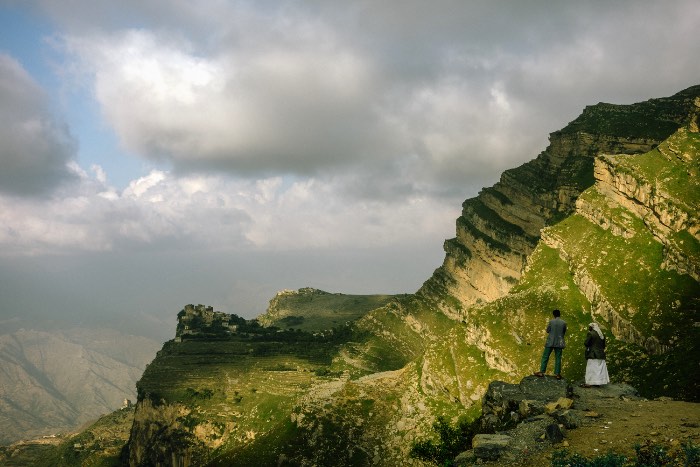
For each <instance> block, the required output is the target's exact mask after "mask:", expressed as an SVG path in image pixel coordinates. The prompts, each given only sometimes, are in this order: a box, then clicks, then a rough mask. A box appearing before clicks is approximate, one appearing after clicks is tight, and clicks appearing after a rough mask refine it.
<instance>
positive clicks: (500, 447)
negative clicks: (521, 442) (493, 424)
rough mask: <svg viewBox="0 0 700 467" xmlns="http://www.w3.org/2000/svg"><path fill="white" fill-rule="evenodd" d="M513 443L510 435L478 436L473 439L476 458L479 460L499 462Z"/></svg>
mask: <svg viewBox="0 0 700 467" xmlns="http://www.w3.org/2000/svg"><path fill="white" fill-rule="evenodd" d="M512 441H513V438H511V437H510V436H508V435H498V434H496V435H491V434H478V435H475V436H474V438H473V439H472V448H473V451H474V456H475V457H477V458H478V459H486V460H497V459H498V458H499V457H501V454H503V452H504V451H505V450H506V449H507V448H508V446H510V443H511V442H512Z"/></svg>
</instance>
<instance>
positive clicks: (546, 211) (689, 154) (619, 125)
mask: <svg viewBox="0 0 700 467" xmlns="http://www.w3.org/2000/svg"><path fill="white" fill-rule="evenodd" d="M698 113H700V86H694V87H691V88H688V89H686V90H684V91H682V92H680V93H678V94H675V95H674V96H671V97H668V98H661V99H651V100H649V101H646V102H641V103H638V104H632V105H613V104H604V103H600V104H597V105H594V106H590V107H587V108H586V109H585V110H584V111H583V113H582V114H581V115H580V116H579V117H578V118H577V119H576V120H574V121H572V122H571V123H569V124H568V125H567V126H566V127H564V128H563V129H562V130H560V131H557V132H554V133H552V134H551V135H550V144H549V146H548V147H547V148H546V149H545V150H544V151H543V152H542V153H541V154H539V155H538V156H537V157H536V158H535V159H534V160H532V161H530V162H528V163H526V164H523V165H522V166H521V167H518V168H515V169H512V170H509V171H506V172H505V173H504V174H503V176H502V177H501V179H500V181H499V182H498V183H497V184H496V185H494V186H492V187H489V188H485V189H484V190H483V191H482V192H481V193H480V194H479V195H478V196H477V197H475V198H472V199H468V200H466V201H465V202H464V204H463V211H462V215H461V216H460V217H459V218H458V219H457V222H456V236H455V238H453V239H449V240H447V241H446V242H445V244H444V246H445V252H446V255H445V260H444V262H443V264H442V265H441V266H440V267H439V268H438V269H437V270H436V271H435V272H434V273H433V275H432V276H431V277H430V278H429V279H428V280H427V281H426V282H425V283H424V284H423V286H422V287H421V288H420V289H419V290H418V291H417V292H416V293H415V294H408V295H400V296H350V295H343V294H332V293H327V292H322V291H318V290H315V289H310V288H309V289H301V290H299V291H284V292H281V293H280V294H278V295H277V296H276V297H274V298H273V299H272V301H271V302H270V307H269V309H268V311H267V312H266V313H265V314H264V315H263V316H261V317H260V318H259V319H256V320H245V319H242V318H240V317H238V316H236V315H230V314H227V313H223V312H220V311H214V310H213V309H212V308H211V307H206V306H204V305H197V306H195V305H187V306H185V308H184V309H183V310H182V311H180V313H178V326H177V329H176V335H175V338H174V339H173V340H170V341H168V342H166V343H165V344H164V345H163V348H162V349H161V350H160V351H159V352H158V354H157V356H156V358H155V359H154V360H153V361H152V362H151V363H150V364H149V365H148V366H147V368H146V370H145V371H144V373H143V376H142V377H141V379H140V380H139V381H138V383H137V389H138V402H137V407H136V410H135V413H134V421H133V425H132V428H131V433H130V438H129V443H128V453H125V455H127V454H128V456H129V462H130V464H131V465H181V466H187V465H302V466H303V465H308V466H311V465H370V464H372V465H387V466H393V465H424V463H423V461H420V460H418V459H414V458H412V457H411V456H410V452H411V448H412V446H414V445H415V443H416V442H417V441H420V440H425V439H429V438H431V437H434V432H433V431H432V426H433V424H434V422H435V421H436V420H438V419H439V417H443V419H444V420H447V421H448V422H449V423H450V424H454V423H457V422H458V421H459V420H465V419H474V418H476V417H477V416H479V415H480V414H481V406H482V402H483V401H484V400H485V399H484V398H485V397H486V395H487V391H488V390H489V387H491V383H492V381H494V380H499V381H503V382H506V383H514V382H517V381H520V380H521V379H522V378H523V377H525V376H526V375H529V374H531V373H532V371H533V370H535V369H536V368H537V364H538V362H539V357H540V355H541V352H542V346H543V344H544V336H545V333H544V328H545V325H546V323H547V320H548V319H549V318H550V316H551V310H552V309H554V308H558V309H560V310H562V315H563V318H564V319H565V320H566V321H567V322H568V325H569V327H568V329H569V331H568V334H567V349H565V351H564V368H563V375H564V377H565V379H566V381H565V383H570V384H575V383H577V382H579V381H581V380H582V378H583V374H584V366H585V363H584V362H585V360H584V357H583V350H584V349H583V341H584V338H585V334H586V329H587V325H588V323H590V322H591V321H593V320H596V321H598V322H599V323H600V324H601V325H602V327H603V329H604V332H605V333H606V334H607V336H608V338H609V339H608V341H609V342H608V349H607V351H608V366H609V371H610V374H611V377H612V379H613V381H615V382H617V383H626V384H632V385H633V386H634V387H636V388H638V390H639V391H640V393H641V394H642V395H643V396H647V397H655V396H659V395H664V396H666V397H669V396H670V397H675V398H679V399H685V400H687V401H691V402H692V401H695V402H697V399H698V396H699V395H700V381H699V378H700V372H699V371H698V364H699V362H700V359H699V358H698V357H699V356H700V355H699V351H698V342H700V335H699V333H700V325H698V323H697V316H698V313H697V311H698V301H699V298H700V282H699V280H700V279H699V277H698V265H699V264H700V261H698V260H699V258H700V222H699V221H698V206H700V203H698V201H699V200H698V197H699V196H700V190H699V189H698V188H700V187H698V184H699V182H698V172H699V171H700V159H699V157H700V133H698ZM504 137H507V135H504Z"/></svg>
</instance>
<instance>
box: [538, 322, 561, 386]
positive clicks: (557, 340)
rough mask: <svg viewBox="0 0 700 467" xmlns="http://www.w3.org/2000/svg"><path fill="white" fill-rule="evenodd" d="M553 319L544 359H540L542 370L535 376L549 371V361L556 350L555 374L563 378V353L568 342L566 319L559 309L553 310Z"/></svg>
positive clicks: (548, 328)
mask: <svg viewBox="0 0 700 467" xmlns="http://www.w3.org/2000/svg"><path fill="white" fill-rule="evenodd" d="M552 316H554V318H553V319H550V320H549V323H548V324H547V342H545V344H544V352H542V360H541V361H540V371H536V372H535V373H534V374H535V376H539V377H542V376H544V373H545V372H546V371H547V363H548V362H549V356H550V355H551V354H552V351H554V376H556V377H557V379H561V354H562V350H563V349H564V347H566V344H565V343H564V334H566V321H564V320H563V319H561V317H560V316H561V312H560V311H559V310H554V311H552Z"/></svg>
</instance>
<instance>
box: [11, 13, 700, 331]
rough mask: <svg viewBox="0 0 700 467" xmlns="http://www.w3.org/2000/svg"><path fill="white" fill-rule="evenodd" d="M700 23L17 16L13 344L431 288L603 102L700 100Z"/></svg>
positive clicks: (391, 16) (636, 18) (386, 16)
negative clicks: (681, 94)
mask: <svg viewBox="0 0 700 467" xmlns="http://www.w3.org/2000/svg"><path fill="white" fill-rule="evenodd" d="M699 28H700V7H699V6H698V4H697V2H696V0H687V1H685V0H669V1H664V2H658V1H655V0H654V1H652V0H628V1H625V0H622V1H616V2H607V1H577V2H573V1H572V2H569V1H562V2H551V1H527V0H525V1H523V0H518V1H492V0H483V1H481V0H460V1H456V0H455V1H451V0H438V1H430V2H426V1H415V0H385V1H362V0H358V1H346V0H343V1H335V0H325V1H319V0H309V1H294V0H290V1H284V0H270V1H226V0H207V1H201V2H191V1H185V0H167V1H166V0H122V1H119V2H114V1H100V0H61V1H57V0H16V1H15V0H0V31H2V33H1V34H0V297H2V305H0V326H1V327H2V328H3V329H5V330H7V329H11V328H12V327H13V326H15V327H16V326H20V325H22V326H27V323H33V325H35V326H39V325H43V326H58V325H65V324H71V323H72V324H75V323H79V324H94V325H108V326H112V327H115V328H120V329H128V330H130V332H134V333H142V334H150V335H154V336H157V337H163V338H169V337H172V334H173V333H174V320H175V315H176V314H177V312H178V311H179V310H180V309H182V307H183V306H184V305H185V304H187V303H194V304H197V303H202V304H207V305H211V306H213V307H214V308H216V309H218V310H221V311H224V312H228V313H236V314H239V315H241V316H244V317H246V318H252V317H255V316H257V315H259V314H261V313H263V312H264V311H265V309H266V307H267V304H268V301H269V300H270V299H271V298H272V297H273V296H274V294H275V293H276V292H277V291H279V290H283V289H298V288H300V287H315V288H319V289H322V290H326V291H329V292H341V293H354V294H371V293H412V292H415V291H416V290H417V289H418V288H419V287H420V285H421V284H422V283H423V282H424V281H425V280H426V279H428V278H429V277H430V275H431V274H432V272H433V270H434V269H435V268H437V267H438V266H440V264H441V263H442V260H443V257H444V252H443V250H442V243H443V241H444V239H446V238H451V237H453V236H454V234H455V220H456V218H457V217H458V216H459V214H460V211H461V203H462V202H463V201H464V200H465V199H467V198H471V197H474V196H476V195H477V193H478V192H479V190H480V189H481V188H483V187H487V186H491V185H493V184H494V183H495V182H497V181H498V179H499V177H500V174H501V173H502V172H503V171H504V170H506V169H508V168H512V167H516V166H519V165H521V164H523V163H525V162H527V161H529V160H531V159H533V158H534V157H536V156H537V154H539V153H540V152H541V151H542V150H544V149H545V148H546V146H547V144H548V139H547V138H548V134H549V133H551V132H553V131H556V130H558V129H560V128H562V127H564V126H565V125H566V124H567V123H568V122H569V121H571V120H573V119H574V118H576V116H578V115H579V114H580V113H581V111H582V110H583V108H584V107H585V106H586V105H591V104H595V103H598V102H611V103H618V104H629V103H633V102H639V101H643V100H647V99H649V98H653V97H663V96H668V95H672V94H674V93H676V92H678V91H680V90H682V89H685V88H687V87H689V86H692V85H695V84H699V83H700V60H698V58H699V57H700V41H698V40H697V31H698V29H699ZM135 323H138V324H135Z"/></svg>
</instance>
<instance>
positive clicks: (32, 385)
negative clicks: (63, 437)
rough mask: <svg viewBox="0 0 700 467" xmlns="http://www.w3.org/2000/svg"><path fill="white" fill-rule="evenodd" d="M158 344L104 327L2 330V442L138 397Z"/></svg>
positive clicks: (76, 422)
mask: <svg viewBox="0 0 700 467" xmlns="http://www.w3.org/2000/svg"><path fill="white" fill-rule="evenodd" d="M158 347H159V344H158V343H157V342H155V341H153V340H151V339H147V338H144V337H136V336H130V335H124V334H121V333H119V332H117V331H113V330H107V329H87V328H71V329H65V330H60V331H52V332H47V331H38V330H26V329H20V330H18V331H15V332H13V333H10V334H4V335H0V374H2V378H0V444H6V443H10V442H14V441H17V440H20V439H26V438H30V437H34V436H39V435H48V434H51V433H56V432H60V431H65V430H74V429H76V428H77V427H78V426H80V425H82V424H83V423H85V422H88V421H90V420H93V419H95V417H97V416H99V415H102V414H106V413H109V412H112V411H114V410H116V409H118V408H119V407H121V406H122V404H123V402H124V399H131V400H136V390H135V389H136V381H137V380H138V379H139V378H140V377H141V374H142V372H143V369H144V368H145V366H146V364H147V363H148V362H149V361H150V360H151V359H152V358H153V356H154V355H155V353H156V351H157V350H158Z"/></svg>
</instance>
